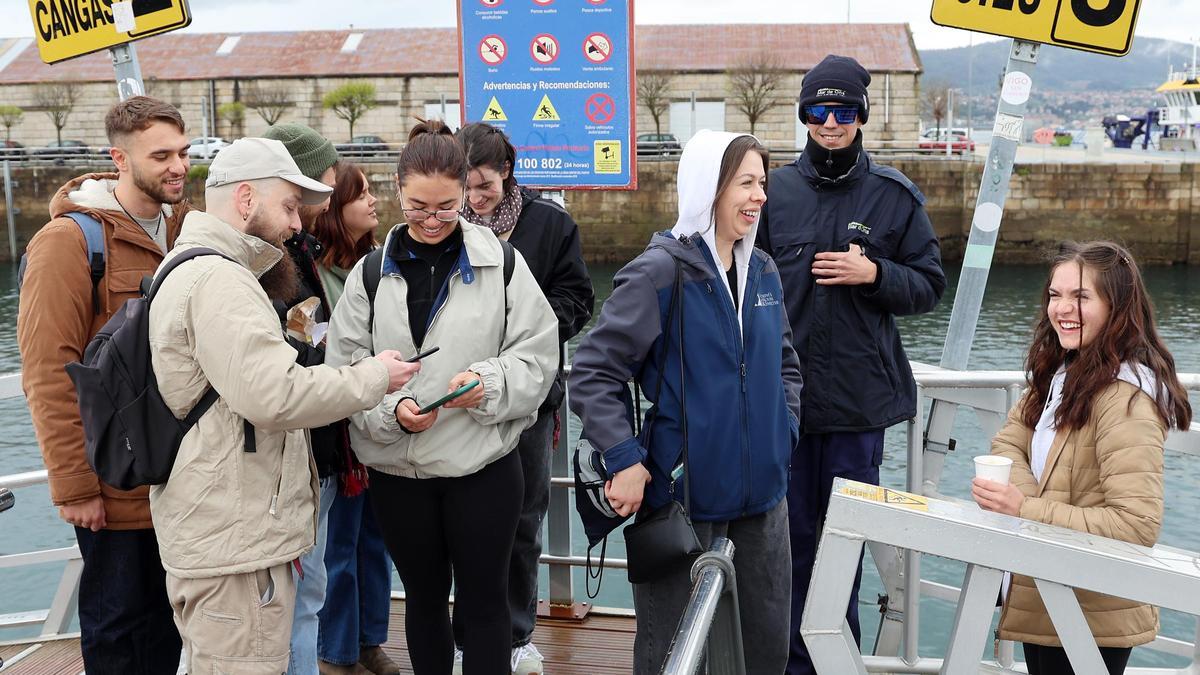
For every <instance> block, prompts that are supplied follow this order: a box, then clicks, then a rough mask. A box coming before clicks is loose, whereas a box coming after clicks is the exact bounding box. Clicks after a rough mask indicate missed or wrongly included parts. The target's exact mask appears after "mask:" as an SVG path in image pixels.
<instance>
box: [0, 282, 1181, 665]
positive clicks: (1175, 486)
mask: <svg viewBox="0 0 1200 675" xmlns="http://www.w3.org/2000/svg"><path fill="white" fill-rule="evenodd" d="M616 269H617V268H616V267H613V266H598V267H593V268H592V270H591V271H592V276H593V279H594V283H595V286H596V293H597V300H598V302H597V311H598V310H599V304H600V302H601V301H602V300H603V299H604V298H606V297H607V296H608V294H609V292H610V291H611V287H612V284H611V279H612V276H613V274H614V273H615V272H616ZM1044 274H1045V270H1044V268H1041V267H997V268H995V269H993V270H992V273H991V276H990V279H989V282H988V289H987V295H986V297H985V299H984V304H983V310H982V312H981V317H980V324H979V329H978V332H977V333H976V340H975V344H974V347H973V349H972V356H971V362H970V367H971V368H972V369H1003V370H1017V369H1020V367H1021V361H1022V358H1023V355H1024V349H1025V346H1026V344H1027V340H1028V336H1029V333H1030V331H1029V327H1030V324H1031V322H1032V320H1033V317H1034V315H1035V312H1036V307H1037V303H1038V302H1039V299H1040V289H1041V285H1042V283H1043V280H1044ZM950 276H951V286H950V288H949V289H947V291H946V295H945V299H944V300H943V302H942V303H941V304H940V306H939V307H938V308H937V309H936V310H935V311H934V312H931V313H930V314H926V315H923V316H917V317H905V318H903V319H901V322H900V323H901V331H902V334H903V336H904V342H905V345H906V348H907V350H908V355H909V357H910V358H912V359H914V360H917V361H923V362H926V363H934V364H936V363H937V362H938V360H939V358H940V356H941V349H942V341H943V340H944V338H945V333H946V327H947V325H948V323H949V317H950V309H951V304H952V299H953V292H954V281H955V279H956V277H957V273H956V271H951V272H950ZM1145 276H1146V279H1147V282H1148V284H1149V287H1150V291H1151V294H1152V296H1153V298H1154V302H1155V305H1156V309H1157V315H1158V320H1159V327H1160V329H1161V331H1162V334H1163V337H1164V339H1165V341H1166V343H1167V344H1168V346H1169V347H1170V348H1171V350H1172V352H1173V353H1174V356H1175V360H1176V363H1177V366H1178V368H1179V370H1180V371H1182V372H1200V341H1197V339H1196V336H1197V335H1200V314H1198V313H1197V312H1196V311H1195V306H1196V305H1195V300H1194V298H1195V297H1196V294H1197V292H1200V269H1194V268H1186V267H1169V268H1151V269H1147V270H1145ZM16 313H17V295H16V275H15V266H13V265H0V373H4V372H13V371H16V370H18V369H19V368H20V356H19V354H18V351H17V345H16ZM1192 403H1193V406H1200V398H1196V397H1194V398H1193V401H1192ZM569 429H570V433H571V434H572V435H573V436H575V435H578V433H579V431H578V422H577V421H576V420H572V421H571V424H570V427H569ZM954 437H955V438H956V439H958V445H957V451H956V452H954V453H952V454H951V456H950V457H949V459H948V461H947V464H946V470H945V473H944V475H943V479H942V484H941V488H942V491H943V492H944V493H946V494H948V495H952V496H956V497H961V498H969V482H970V478H971V476H972V475H973V469H972V467H971V457H972V456H974V455H976V454H980V453H983V452H986V450H987V447H988V443H987V439H986V438H985V437H984V436H983V434H982V432H981V431H980V430H979V428H978V426H977V425H976V423H975V421H974V416H973V415H970V414H969V413H965V412H964V413H960V414H959V415H958V419H957V423H956V428H955V434H954ZM573 440H574V438H572V441H573ZM904 464H905V451H904V429H903V427H902V426H901V427H897V428H894V429H892V430H890V431H889V433H888V436H887V454H886V457H885V459H884V464H883V467H882V482H883V483H884V484H885V485H889V486H892V487H899V488H903V486H904V471H905V466H904ZM1166 466H1167V477H1166V514H1165V519H1164V526H1163V533H1162V536H1161V538H1160V542H1161V543H1164V544H1169V545H1172V546H1176V547H1179V548H1184V549H1188V550H1193V551H1195V550H1200V527H1196V526H1195V525H1194V523H1193V521H1192V518H1193V517H1194V516H1193V514H1195V513H1196V512H1197V511H1200V459H1197V458H1189V457H1186V456H1182V455H1178V454H1174V453H1169V454H1168V456H1167V462H1166ZM41 468H42V463H41V457H40V455H39V453H38V451H37V446H36V441H35V438H34V434H33V429H32V427H31V425H30V422H29V412H28V409H27V408H26V406H25V402H24V400H22V399H15V400H9V401H0V475H4V474H11V473H18V472H21V471H32V470H37V469H41ZM575 529H576V532H575V539H576V541H575V551H574V552H575V553H576V554H583V553H584V549H585V543H584V542H583V540H582V536H581V533H580V532H579V531H578V530H579V529H580V528H578V527H577V528H575ZM74 541H75V539H74V533H73V531H72V530H71V528H70V527H69V526H67V525H66V524H64V523H63V522H62V521H60V520H59V519H58V517H57V513H56V510H55V509H54V508H53V507H52V506H51V505H50V503H49V497H48V493H47V490H46V487H45V486H44V485H43V486H37V487H33V488H23V489H21V490H19V491H18V492H17V505H16V506H15V507H14V508H13V509H12V510H10V511H8V512H6V513H3V514H0V554H7V553H17V552H24V551H33V550H39V549H47V548H57V547H62V546H69V545H71V544H73V543H74ZM608 554H609V555H610V556H613V557H624V542H623V541H622V539H621V537H620V536H619V535H617V536H613V537H611V538H610V542H609V547H608ZM61 569H62V566H61V564H56V565H40V566H33V567H28V568H21V569H17V570H0V614H5V613H10V612H18V611H26V610H35V609H43V608H46V607H48V606H49V604H50V601H51V598H52V596H53V593H54V590H55V587H56V585H57V582H58V577H59V575H60V574H61ZM922 573H923V575H924V577H925V578H926V579H931V580H933V581H938V582H942V583H949V584H954V585H959V584H961V582H962V575H963V567H962V566H961V565H958V564H954V563H948V562H946V561H941V560H937V559H930V558H926V559H925V562H924V563H923V567H922ZM545 585H546V580H545V573H544V571H543V589H544V588H545ZM395 586H396V588H399V587H400V586H399V581H398V580H397V581H396V582H395ZM584 587H585V584H584V571H583V570H581V569H580V570H576V572H575V595H576V599H577V600H587V597H586V594H585V592H584ZM879 592H880V585H879V582H878V575H877V574H876V573H875V571H874V568H873V566H872V565H871V563H870V562H869V560H868V562H867V571H866V574H865V575H864V584H863V592H862V596H861V602H862V607H861V608H860V611H861V615H862V620H863V641H864V645H863V647H864V650H865V651H869V650H870V647H871V644H872V643H873V641H874V635H875V630H876V626H877V625H878V619H879V615H878V613H877V612H876V611H875V602H876V598H877V596H878V594H879ZM543 597H545V594H544V593H543ZM594 602H595V604H596V605H597V606H607V607H631V606H632V605H631V600H630V593H629V585H628V584H627V582H626V580H625V578H624V574H623V573H622V572H621V571H619V570H609V571H607V572H605V575H604V580H603V586H602V589H601V593H600V595H599V597H598V598H597V599H596V600H595V601H594ZM921 612H922V617H921V618H922V635H921V644H922V655H925V656H940V655H941V654H942V653H943V651H944V648H945V640H946V635H947V633H948V632H949V629H950V626H951V624H952V621H953V616H954V608H953V606H952V605H950V604H949V603H945V602H942V601H938V600H932V599H927V600H924V601H923V602H922V606H921ZM1162 623H1163V631H1164V632H1165V633H1166V634H1167V635H1169V636H1170V637H1175V638H1179V639H1184V640H1191V639H1193V638H1194V637H1195V623H1194V621H1193V620H1192V619H1191V618H1189V617H1185V616H1179V615H1173V614H1170V613H1164V616H1163V619H1162ZM32 632H33V631H30V630H26V631H24V633H21V632H17V631H10V632H8V633H4V632H2V631H0V640H3V639H9V638H16V637H21V636H23V635H28V634H30V633H32ZM1131 663H1132V664H1134V665H1162V666H1174V667H1179V666H1181V665H1183V663H1182V661H1181V660H1180V659H1177V658H1172V657H1167V656H1164V655H1161V654H1157V653H1154V652H1150V651H1148V650H1144V649H1139V650H1135V652H1134V657H1133V660H1132V662H1131Z"/></svg>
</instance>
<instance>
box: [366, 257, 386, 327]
mask: <svg viewBox="0 0 1200 675" xmlns="http://www.w3.org/2000/svg"><path fill="white" fill-rule="evenodd" d="M382 276H383V247H382V246H380V247H379V248H376V249H375V250H374V251H371V252H370V253H368V254H367V259H366V260H364V261H363V288H365V289H366V291H367V304H369V305H370V306H371V314H370V318H368V319H367V332H368V333H370V332H371V331H372V330H374V328H375V294H376V293H378V292H379V279H380V278H381V277H382Z"/></svg>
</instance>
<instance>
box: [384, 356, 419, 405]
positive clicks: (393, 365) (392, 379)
mask: <svg viewBox="0 0 1200 675" xmlns="http://www.w3.org/2000/svg"><path fill="white" fill-rule="evenodd" d="M375 358H376V359H378V360H379V361H380V362H382V363H383V365H385V366H387V370H388V389H387V393H389V394H390V393H392V392H394V391H396V390H398V389H400V388H401V387H403V386H404V385H405V384H408V381H409V380H411V379H412V377H413V375H416V374H417V371H419V370H421V364H420V362H416V363H409V362H408V361H404V360H403V357H402V356H401V355H400V352H398V351H396V350H394V349H385V350H384V351H381V352H379V353H378V354H376V355H375Z"/></svg>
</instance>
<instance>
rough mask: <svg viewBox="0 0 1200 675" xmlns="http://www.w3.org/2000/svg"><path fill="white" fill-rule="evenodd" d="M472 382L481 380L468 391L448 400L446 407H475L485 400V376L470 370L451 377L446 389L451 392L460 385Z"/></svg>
mask: <svg viewBox="0 0 1200 675" xmlns="http://www.w3.org/2000/svg"><path fill="white" fill-rule="evenodd" d="M471 382H479V384H478V385H477V386H475V387H474V388H472V389H471V390H469V391H468V392H467V393H465V394H463V395H462V396H459V397H458V398H455V399H452V400H450V401H448V402H446V404H445V406H444V407H446V408H474V407H477V406H478V405H479V404H480V403H482V402H483V378H481V377H479V375H478V374H476V373H473V372H471V371H469V370H467V371H464V372H461V373H459V374H457V375H455V376H454V377H452V378H451V379H450V386H449V387H448V388H447V389H446V393H450V392H452V391H454V390H455V389H458V388H459V387H461V386H463V385H465V384H469V383H471Z"/></svg>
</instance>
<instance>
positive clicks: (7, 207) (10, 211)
mask: <svg viewBox="0 0 1200 675" xmlns="http://www.w3.org/2000/svg"><path fill="white" fill-rule="evenodd" d="M4 212H5V214H6V215H7V216H8V252H9V254H10V255H12V259H13V260H16V259H17V258H18V257H20V256H18V255H17V221H16V216H17V205H16V204H13V194H12V170H11V168H10V167H9V161H8V160H7V159H6V160H4Z"/></svg>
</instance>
